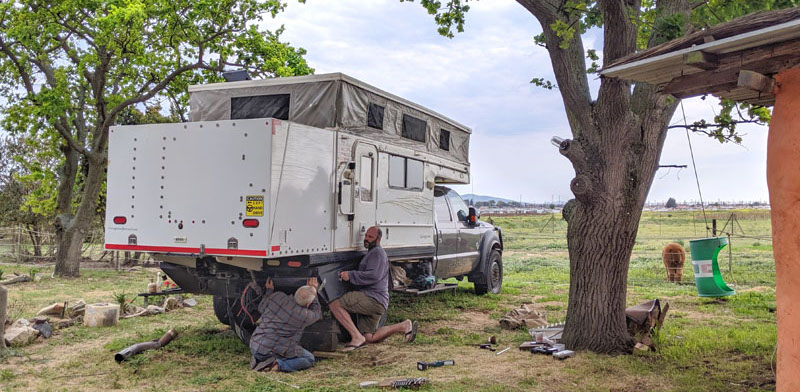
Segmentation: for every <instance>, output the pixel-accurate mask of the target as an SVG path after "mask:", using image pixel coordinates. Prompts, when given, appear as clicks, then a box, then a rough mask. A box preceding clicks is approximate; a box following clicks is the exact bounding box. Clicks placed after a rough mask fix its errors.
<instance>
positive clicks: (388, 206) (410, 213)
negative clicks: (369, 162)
mask: <svg viewBox="0 0 800 392" xmlns="http://www.w3.org/2000/svg"><path fill="white" fill-rule="evenodd" d="M378 155H379V161H378V178H377V186H378V205H377V221H378V226H380V228H381V230H383V239H382V240H381V245H382V246H383V247H385V248H393V247H402V246H415V247H416V246H434V243H433V233H434V227H433V187H432V186H431V187H429V186H428V182H430V183H431V184H432V183H433V179H434V178H435V176H436V174H435V173H434V171H433V169H432V168H433V165H430V164H427V163H425V164H424V178H423V187H422V190H408V189H399V188H397V187H392V186H390V184H389V175H390V173H389V168H390V163H389V157H390V154H387V153H383V152H381V153H380V154H378ZM391 155H395V156H399V155H398V154H391ZM409 158H410V159H414V158H413V157H409Z"/></svg>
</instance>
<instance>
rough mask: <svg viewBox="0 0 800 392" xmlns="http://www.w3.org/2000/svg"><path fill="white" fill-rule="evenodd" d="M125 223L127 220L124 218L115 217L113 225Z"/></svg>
mask: <svg viewBox="0 0 800 392" xmlns="http://www.w3.org/2000/svg"><path fill="white" fill-rule="evenodd" d="M126 222H128V218H126V217H124V216H115V217H114V223H116V224H118V225H124V224H125V223H126Z"/></svg>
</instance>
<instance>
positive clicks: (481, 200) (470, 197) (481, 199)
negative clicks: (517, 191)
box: [461, 193, 519, 203]
mask: <svg viewBox="0 0 800 392" xmlns="http://www.w3.org/2000/svg"><path fill="white" fill-rule="evenodd" d="M461 198H462V199H464V200H472V202H473V203H484V202H490V201H492V200H494V202H495V203H499V202H501V201H502V202H504V203H519V200H511V199H503V198H502V197H494V196H483V195H473V194H471V193H467V194H466V195H461Z"/></svg>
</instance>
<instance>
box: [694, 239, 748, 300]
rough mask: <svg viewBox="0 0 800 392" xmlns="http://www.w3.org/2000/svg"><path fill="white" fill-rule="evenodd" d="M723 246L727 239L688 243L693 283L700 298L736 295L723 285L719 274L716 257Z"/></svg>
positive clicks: (723, 282)
mask: <svg viewBox="0 0 800 392" xmlns="http://www.w3.org/2000/svg"><path fill="white" fill-rule="evenodd" d="M725 245H728V238H727V237H715V238H704V239H701V240H692V241H689V249H690V250H691V252H692V268H693V269H694V283H695V284H696V285H697V293H698V294H699V295H700V296H701V297H724V296H728V295H734V294H736V291H734V290H733V289H731V288H730V287H728V285H726V284H725V281H724V280H722V275H721V274H720V272H719V264H718V263H717V256H719V251H720V250H722V248H724V247H725Z"/></svg>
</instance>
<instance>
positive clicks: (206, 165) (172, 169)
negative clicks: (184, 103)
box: [105, 119, 273, 257]
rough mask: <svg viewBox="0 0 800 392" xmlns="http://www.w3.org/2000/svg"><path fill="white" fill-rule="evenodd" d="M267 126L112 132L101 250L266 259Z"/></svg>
mask: <svg viewBox="0 0 800 392" xmlns="http://www.w3.org/2000/svg"><path fill="white" fill-rule="evenodd" d="M272 121H273V120H271V119H270V120H266V119H253V120H230V121H208V122H191V123H177V124H153V125H136V126H119V127H112V129H111V132H110V140H109V148H108V149H109V163H108V188H107V193H108V202H107V208H106V230H105V240H106V249H114V250H130V251H147V252H157V253H182V254H187V253H188V254H202V253H204V254H208V255H227V256H245V257H248V256H249V257H265V256H266V255H267V247H268V238H267V232H268V230H269V227H270V224H269V222H268V217H269V216H270V211H269V208H270V203H269V200H268V198H269V195H270V178H271V176H270V167H271V165H270V154H271V151H272V148H271V143H272Z"/></svg>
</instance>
